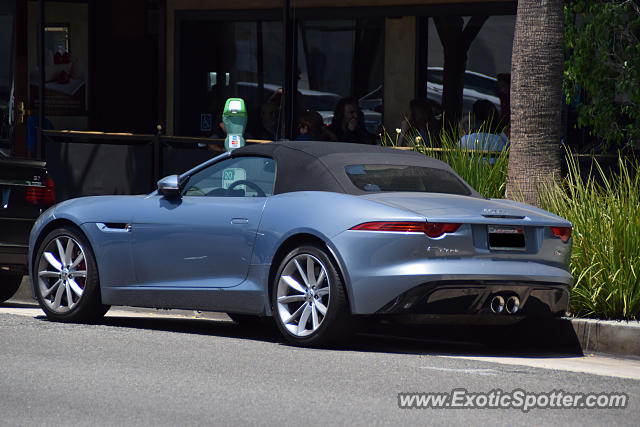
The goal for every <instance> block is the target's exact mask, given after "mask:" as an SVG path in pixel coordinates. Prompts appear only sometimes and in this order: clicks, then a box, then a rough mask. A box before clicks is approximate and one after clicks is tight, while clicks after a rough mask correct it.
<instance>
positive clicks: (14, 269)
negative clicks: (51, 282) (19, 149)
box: [0, 157, 55, 302]
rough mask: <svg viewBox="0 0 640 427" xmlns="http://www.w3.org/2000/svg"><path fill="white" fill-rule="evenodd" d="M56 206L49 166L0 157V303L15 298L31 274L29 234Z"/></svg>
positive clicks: (37, 161)
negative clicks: (38, 221)
mask: <svg viewBox="0 0 640 427" xmlns="http://www.w3.org/2000/svg"><path fill="white" fill-rule="evenodd" d="M54 203H55V188H54V184H53V181H52V180H51V178H49V176H48V174H47V168H46V163H45V162H43V161H39V160H32V159H20V158H11V157H0V302H3V301H6V300H8V299H9V298H11V297H12V296H13V295H14V294H15V293H16V292H17V290H18V288H19V287H20V282H21V281H22V276H24V275H25V274H27V272H28V255H27V254H28V249H29V232H30V231H31V227H32V226H33V223H34V222H35V220H36V219H37V218H38V216H39V215H40V214H41V213H42V212H43V211H44V210H45V209H46V208H48V207H49V206H51V205H53V204H54Z"/></svg>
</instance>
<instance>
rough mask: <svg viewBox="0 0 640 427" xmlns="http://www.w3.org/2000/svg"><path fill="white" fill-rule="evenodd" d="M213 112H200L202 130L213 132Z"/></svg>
mask: <svg viewBox="0 0 640 427" xmlns="http://www.w3.org/2000/svg"><path fill="white" fill-rule="evenodd" d="M211 122H212V120H211V114H206V113H205V114H200V131H201V132H211V129H212V126H211Z"/></svg>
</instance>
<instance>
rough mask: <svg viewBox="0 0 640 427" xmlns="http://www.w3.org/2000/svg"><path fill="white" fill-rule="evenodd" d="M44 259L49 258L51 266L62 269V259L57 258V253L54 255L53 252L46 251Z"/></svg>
mask: <svg viewBox="0 0 640 427" xmlns="http://www.w3.org/2000/svg"><path fill="white" fill-rule="evenodd" d="M44 259H46V260H47V262H48V263H49V265H51V267H53V268H55V269H56V270H58V271H60V270H62V264H61V263H60V261H58V260H57V259H56V257H55V255H53V254H52V253H51V252H45V253H44Z"/></svg>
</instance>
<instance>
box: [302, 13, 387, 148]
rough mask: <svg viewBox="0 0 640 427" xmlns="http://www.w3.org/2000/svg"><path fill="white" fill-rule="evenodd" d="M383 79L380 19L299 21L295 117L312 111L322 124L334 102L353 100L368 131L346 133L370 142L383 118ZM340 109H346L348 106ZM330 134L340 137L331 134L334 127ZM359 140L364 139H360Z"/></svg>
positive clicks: (330, 116) (326, 121) (328, 121)
mask: <svg viewBox="0 0 640 427" xmlns="http://www.w3.org/2000/svg"><path fill="white" fill-rule="evenodd" d="M383 78H384V19H383V18H373V19H353V20H345V19H341V20H322V21H320V20H317V21H315V20H308V21H302V22H301V23H300V25H299V28H298V92H299V96H298V100H299V103H300V104H301V105H298V106H297V109H298V115H300V114H303V113H305V114H306V116H305V117H306V118H307V119H309V118H311V117H310V114H312V113H310V112H308V110H311V112H317V113H318V114H319V115H320V116H321V117H322V121H323V123H324V125H325V126H330V125H331V123H332V121H334V113H335V109H336V106H337V105H338V102H340V100H341V99H343V98H353V99H354V102H355V103H356V104H357V105H356V106H357V107H358V108H359V110H360V113H359V114H361V118H360V119H362V120H363V121H364V128H365V130H366V134H368V135H366V134H365V133H364V132H363V133H361V134H359V135H358V134H357V132H351V134H350V135H352V136H353V138H354V139H358V141H357V142H373V140H374V139H375V137H374V135H376V134H377V132H378V127H379V125H380V122H381V119H382V80H383ZM343 108H346V109H349V107H348V106H344V107H343ZM316 117H317V116H316ZM362 120H361V121H362ZM303 122H304V119H303ZM305 123H306V122H304V123H301V125H304V124H305ZM332 129H334V128H332ZM333 133H334V135H331V136H333V137H336V139H338V140H342V138H340V135H335V134H336V133H339V131H338V132H336V131H335V129H334V132H333ZM323 136H324V137H326V135H323ZM303 138H305V139H306V138H309V137H308V136H307V137H303ZM318 138H320V136H318ZM347 138H349V136H347ZM362 138H365V139H367V141H364V140H363V141H360V139H362ZM311 139H314V138H313V137H311ZM352 142H356V141H355V140H354V141H352Z"/></svg>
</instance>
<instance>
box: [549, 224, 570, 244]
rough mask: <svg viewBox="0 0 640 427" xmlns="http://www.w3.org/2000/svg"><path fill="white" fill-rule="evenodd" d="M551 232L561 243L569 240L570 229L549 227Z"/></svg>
mask: <svg viewBox="0 0 640 427" xmlns="http://www.w3.org/2000/svg"><path fill="white" fill-rule="evenodd" d="M551 232H552V233H553V235H554V236H556V237H558V238H560V240H562V242H563V243H567V242H568V241H569V239H570V238H571V227H551Z"/></svg>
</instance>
